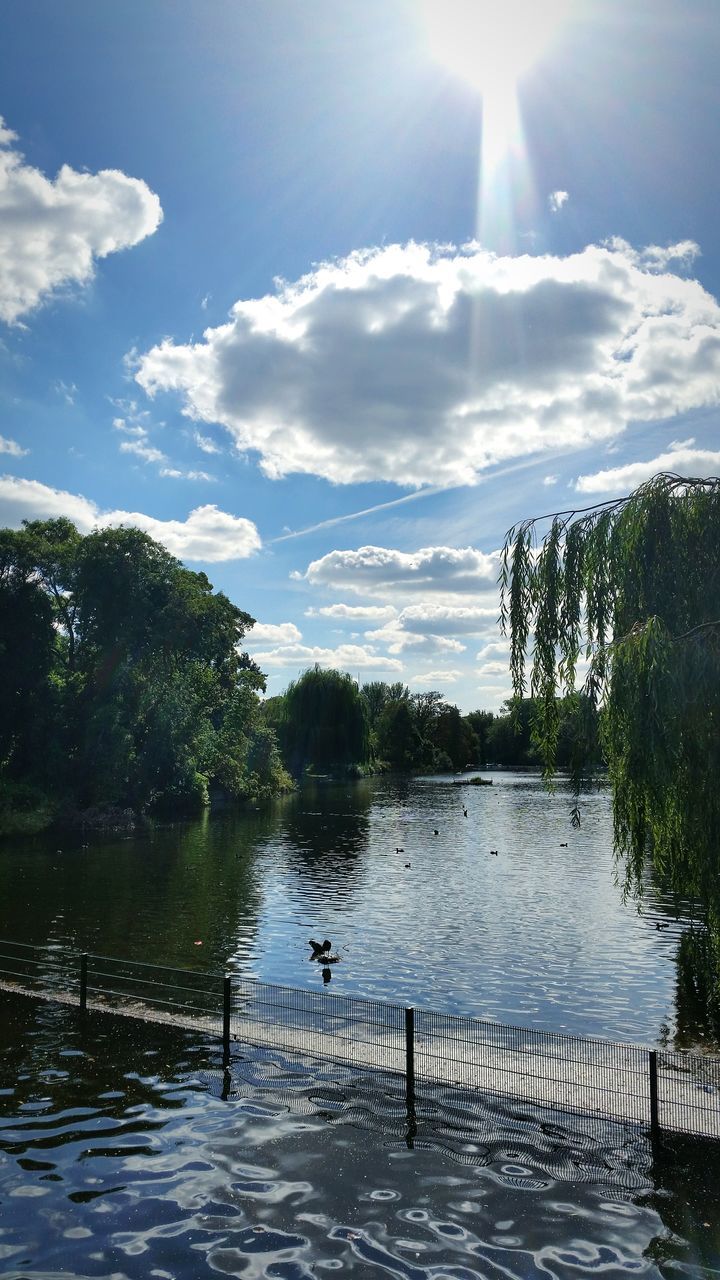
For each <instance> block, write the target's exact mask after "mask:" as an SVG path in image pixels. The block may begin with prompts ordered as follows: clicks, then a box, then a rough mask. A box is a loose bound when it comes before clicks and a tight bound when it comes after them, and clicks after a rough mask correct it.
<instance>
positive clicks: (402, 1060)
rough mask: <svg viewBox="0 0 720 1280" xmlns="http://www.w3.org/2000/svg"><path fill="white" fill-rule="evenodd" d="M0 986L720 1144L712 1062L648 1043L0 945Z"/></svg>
mask: <svg viewBox="0 0 720 1280" xmlns="http://www.w3.org/2000/svg"><path fill="white" fill-rule="evenodd" d="M0 984H2V986H3V987H4V988H5V989H11V990H19V991H23V992H25V993H27V994H34V995H36V996H38V997H42V998H44V999H50V1000H60V1001H63V1002H65V1003H69V1004H75V1005H78V1006H79V1008H80V1009H81V1010H87V1009H95V1010H103V1011H106V1012H110V1011H113V1012H115V1013H121V1014H125V1015H131V1016H136V1017H142V1018H145V1019H146V1020H147V1019H150V1020H154V1021H157V1022H166V1023H172V1024H174V1025H175V1026H183V1027H190V1028H195V1029H198V1030H203V1031H206V1032H208V1033H210V1034H211V1035H213V1036H218V1037H221V1038H222V1045H223V1055H224V1058H225V1061H226V1063H227V1062H229V1060H230V1055H231V1047H232V1044H233V1042H238V1043H246V1044H250V1045H254V1046H257V1047H260V1048H262V1047H265V1048H270V1049H277V1050H282V1051H285V1052H288V1053H290V1054H295V1055H308V1056H311V1057H313V1058H320V1059H322V1060H328V1061H334V1062H338V1063H341V1064H343V1065H345V1066H352V1067H356V1068H363V1069H376V1070H384V1071H391V1072H393V1073H397V1074H399V1075H402V1076H403V1077H404V1080H405V1091H406V1097H407V1105H408V1112H409V1113H410V1112H412V1109H413V1106H414V1097H415V1089H416V1084H418V1083H419V1082H421V1081H422V1082H428V1083H432V1084H435V1085H440V1086H444V1087H447V1088H451V1089H452V1088H462V1089H463V1090H468V1089H469V1090H473V1091H476V1092H479V1093H482V1094H484V1095H494V1096H497V1097H499V1098H503V1099H506V1100H507V1099H513V1100H515V1101H522V1102H526V1103H530V1104H537V1105H538V1106H542V1107H551V1108H553V1109H555V1110H561V1111H563V1112H572V1113H575V1114H578V1113H579V1114H583V1115H595V1116H598V1117H603V1118H606V1119H609V1120H615V1121H620V1122H625V1123H630V1124H636V1125H641V1126H643V1127H645V1128H649V1129H650V1131H651V1133H652V1134H654V1135H657V1134H659V1132H660V1131H661V1130H662V1129H666V1130H674V1131H677V1132H684V1133H692V1134H701V1135H703V1136H708V1137H714V1138H720V1058H712V1057H709V1056H706V1055H704V1054H691V1053H684V1052H673V1051H670V1050H665V1049H658V1050H655V1049H645V1048H641V1047H639V1046H636V1045H631V1044H622V1043H616V1042H613V1041H607V1040H598V1039H585V1038H581V1037H578V1036H570V1035H565V1034H560V1033H555V1032H548V1031H538V1030H535V1029H529V1028H523V1027H512V1026H505V1025H502V1024H500V1023H495V1022H488V1021H483V1020H480V1019H474V1018H463V1017H458V1016H455V1015H451V1014H443V1013H435V1012H432V1011H430V1010H426V1009H412V1008H403V1007H402V1006H399V1005H394V1004H386V1003H384V1002H381V1001H373V1000H364V999H360V998H358V997H355V996H347V995H335V994H332V995H331V994H330V993H329V992H327V991H325V990H320V991H310V990H306V989H302V988H294V987H284V986H279V985H276V984H271V983H265V982H259V981H256V980H255V979H251V978H244V977H242V976H238V975H228V974H209V973H203V972H197V971H193V970H185V969H176V968H172V967H171V966H169V965H157V964H149V963H145V962H142V961H131V960H123V959H119V958H116V957H110V956H102V955H91V954H83V955H78V954H77V953H73V952H71V951H69V950H67V949H64V948H61V947H54V946H46V947H40V946H31V945H29V944H24V943H17V942H8V941H5V942H3V941H0Z"/></svg>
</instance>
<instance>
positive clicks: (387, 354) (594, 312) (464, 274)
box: [135, 240, 720, 487]
mask: <svg viewBox="0 0 720 1280" xmlns="http://www.w3.org/2000/svg"><path fill="white" fill-rule="evenodd" d="M695 250H696V246H694V245H693V244H692V243H691V242H683V243H682V244H680V245H678V246H670V247H669V248H659V247H658V246H651V247H650V248H649V249H647V250H645V251H640V252H638V251H636V250H634V249H632V248H631V247H630V246H629V245H627V244H626V243H625V242H624V241H621V240H615V241H613V242H612V243H609V244H606V245H591V246H588V247H587V248H586V249H584V250H583V251H582V252H579V253H575V254H571V255H569V256H567V257H558V256H552V255H549V254H546V255H529V254H525V255H520V256H518V257H514V258H510V257H496V256H494V255H493V254H492V253H489V252H487V251H485V250H483V249H481V248H480V247H478V246H477V245H471V246H468V247H467V248H466V249H465V250H453V249H448V248H444V249H441V248H433V247H432V246H423V245H415V244H409V245H406V246H398V245H392V246H388V247H385V248H379V249H369V250H365V251H358V252H357V253H354V254H352V255H351V256H350V257H349V258H346V259H344V260H342V261H339V262H333V263H327V264H324V265H321V266H318V267H317V268H315V269H314V270H313V271H311V272H310V273H309V274H308V275H306V276H304V277H303V278H301V279H300V280H298V281H296V282H295V283H286V282H281V283H280V284H278V287H277V292H276V293H275V294H273V295H267V296H265V297H261V298H255V299H247V300H242V301H239V302H237V303H236V304H235V306H234V307H233V309H232V311H231V314H230V317H229V319H228V321H227V323H225V324H222V325H220V326H216V327H210V328H208V329H206V330H205V333H204V335H203V338H202V340H200V341H198V342H188V343H186V344H182V343H175V342H174V341H172V340H171V339H166V340H164V341H163V342H162V343H160V344H159V345H157V346H155V347H153V348H152V349H151V350H149V351H147V352H146V353H145V354H144V355H141V356H138V357H137V359H136V361H135V368H136V374H135V376H136V378H137V380H138V382H139V383H140V385H141V386H142V387H143V388H144V389H145V390H146V392H148V394H150V395H154V394H155V393H156V392H159V391H171V392H175V393H177V394H178V395H179V396H181V397H182V399H183V401H184V411H185V413H187V414H188V415H189V416H190V417H191V418H193V419H195V420H196V421H197V422H212V423H219V424H221V425H223V426H224V427H225V428H226V429H227V430H228V432H229V433H230V434H231V436H232V438H233V440H234V442H235V444H236V446H237V447H238V448H239V449H240V450H241V451H245V452H247V451H255V452H257V454H258V455H259V460H260V465H261V467H262V469H263V470H264V472H265V473H266V474H267V475H269V476H271V477H279V476H283V475H287V474H289V473H292V472H306V473H310V474H314V475H318V476H323V477H325V478H326V479H328V480H331V481H334V482H341V483H349V482H357V481H375V480H385V481H392V482H394V483H396V484H400V485H404V486H407V487H415V486H422V485H441V486H442V485H454V484H468V483H473V482H474V481H476V479H477V477H478V475H479V473H481V472H482V471H483V470H484V469H486V468H488V467H490V466H492V465H493V464H495V463H498V462H501V461H503V460H509V459H513V458H518V457H522V456H526V455H528V454H530V453H534V452H537V451H540V450H544V449H554V448H562V449H564V450H567V449H568V448H572V447H578V448H579V447H584V446H587V445H588V444H591V443H592V442H596V441H599V440H603V441H608V440H610V439H611V438H612V437H614V436H617V435H618V434H620V433H621V432H622V431H623V430H624V429H625V428H626V427H627V425H628V423H629V422H631V421H633V420H638V421H650V420H659V419H663V418H667V417H670V416H673V415H675V414H677V413H682V412H685V411H688V410H690V409H696V408H698V407H700V406H707V405H714V404H717V403H719V402H720V307H719V306H718V303H717V301H716V300H715V299H714V298H713V297H712V296H711V295H710V294H709V293H707V292H706V291H705V290H704V289H703V288H702V286H701V285H700V284H699V283H698V282H697V281H696V280H690V279H686V278H684V276H682V275H680V274H673V273H672V272H671V271H670V270H667V269H666V268H669V266H670V265H671V263H672V262H673V261H676V262H678V263H679V265H680V266H681V267H683V268H684V267H686V266H687V264H688V263H689V262H690V261H691V260H692V257H693V254H694V253H695ZM468 352H471V357H472V358H471V359H470V361H468Z"/></svg>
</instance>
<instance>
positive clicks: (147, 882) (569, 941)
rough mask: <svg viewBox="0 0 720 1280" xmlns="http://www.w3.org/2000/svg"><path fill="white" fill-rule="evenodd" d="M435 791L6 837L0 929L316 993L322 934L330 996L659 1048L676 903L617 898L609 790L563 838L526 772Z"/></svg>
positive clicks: (431, 786) (670, 1003)
mask: <svg viewBox="0 0 720 1280" xmlns="http://www.w3.org/2000/svg"><path fill="white" fill-rule="evenodd" d="M449 782H450V779H448V778H426V779H393V778H377V779H370V780H367V781H364V782H360V783H354V784H348V785H343V786H317V787H315V788H305V789H304V790H303V791H302V792H300V793H299V794H297V795H295V796H292V797H289V798H288V799H287V800H285V801H284V802H281V803H278V804H277V805H276V806H274V807H273V808H272V809H271V810H268V811H253V812H250V813H249V814H243V815H237V814H235V815H226V816H224V817H205V818H203V819H202V820H198V821H195V822H189V823H178V824H176V825H172V824H170V825H167V826H163V827H157V828H156V829H155V830H153V831H151V832H138V833H135V834H133V835H131V836H123V837H118V836H115V837H110V838H99V837H80V836H73V837H63V838H62V839H61V840H59V839H58V838H57V837H56V836H54V837H52V838H50V839H47V838H43V839H36V840H31V841H26V842H11V843H7V842H6V843H5V845H4V846H3V847H2V849H1V850H0V937H9V938H14V939H16V940H22V941H31V942H39V943H46V942H50V943H54V944H59V945H63V946H69V947H72V948H75V949H77V950H79V951H82V950H88V951H91V952H96V953H97V952H99V953H101V954H108V955H117V956H126V957H128V958H132V959H136V960H139V959H143V960H152V961H157V962H163V963H167V964H172V965H176V966H178V967H181V968H205V969H208V970H212V971H220V972H222V971H225V970H227V971H230V972H233V971H234V972H239V973H243V974H246V975H254V976H257V977H261V978H263V979H265V980H268V981H276V982H282V983H287V984H289V985H294V986H316V987H321V986H322V977H321V972H320V968H319V966H318V965H317V964H314V963H312V962H311V961H310V959H309V956H310V948H309V946H308V938H310V937H314V938H318V939H323V938H325V937H327V938H329V939H330V940H331V941H332V943H333V947H334V949H335V950H336V951H337V953H338V954H339V956H340V963H338V964H337V965H335V966H334V967H333V970H332V981H331V985H330V987H329V990H332V991H335V992H350V993H354V994H358V995H363V996H367V997H375V998H380V999H386V1000H390V1001H395V1002H398V1003H401V1004H415V1005H418V1006H425V1007H428V1008H434V1009H438V1010H442V1011H446V1012H452V1013H461V1014H468V1015H474V1016H480V1017H489V1018H493V1019H496V1020H498V1021H501V1022H507V1023H517V1024H521V1025H524V1026H533V1027H542V1028H545V1029H549V1030H556V1031H567V1032H572V1033H576V1034H580V1035H593V1036H598V1035H599V1036H607V1037H610V1038H612V1039H621V1040H630V1041H635V1042H639V1043H646V1044H656V1043H662V1042H664V1041H666V1040H667V1039H668V1037H671V1036H672V1033H673V1030H674V1026H675V1021H676V1010H675V988H676V977H675V953H676V949H677V944H678V940H679V938H680V936H681V934H682V932H683V931H684V930H686V929H687V928H688V926H689V920H690V907H689V905H688V904H685V905H683V904H679V907H678V905H677V904H673V903H671V902H669V901H668V900H666V899H665V898H663V896H662V895H661V894H659V893H658V892H657V891H655V890H654V889H653V887H652V885H649V886H648V894H647V898H646V900H645V902H644V904H643V907H642V909H641V910H638V908H637V906H636V905H635V904H633V903H625V902H623V898H622V893H621V891H620V889H619V888H618V886H617V884H616V883H615V881H614V866H613V856H612V829H611V814H610V800H609V794H608V792H607V791H599V792H597V793H596V794H594V795H592V796H589V797H588V798H587V799H586V801H585V803H584V805H583V822H582V826H581V828H580V830H579V831H575V830H573V829H572V827H571V825H570V820H569V809H570V798H569V796H568V794H567V792H566V790H564V789H563V787H562V786H561V787H559V788H558V790H557V791H556V792H555V793H554V794H552V795H549V794H548V793H547V792H546V791H545V789H544V788H543V786H542V783H541V781H540V779H539V778H538V776H537V774H533V773H525V774H523V773H498V774H495V775H493V785H492V787H471V786H462V787H459V786H458V787H456V786H452V785H449ZM465 809H466V810H467V817H465V816H464V810H465ZM435 832H437V834H435ZM491 850H496V851H497V853H496V854H493V853H491ZM398 851H399V852H398ZM408 863H409V866H408V865H407V864H408ZM658 924H660V925H662V926H663V927H662V928H661V929H658V928H657V927H656V926H657V925H658ZM686 1022H687V1019H686ZM685 1030H686V1031H687V1026H686V1027H685Z"/></svg>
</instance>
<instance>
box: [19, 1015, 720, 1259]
mask: <svg viewBox="0 0 720 1280" xmlns="http://www.w3.org/2000/svg"><path fill="white" fill-rule="evenodd" d="M159 1036H160V1037H161V1039H158V1037H159ZM0 1061H2V1064H3V1066H2V1074H1V1076H0V1202H1V1203H2V1217H1V1218H0V1274H3V1275H8V1276H14V1277H17V1278H18V1280H19V1277H21V1276H22V1277H39V1276H44V1277H57V1278H58V1280H60V1277H66V1276H68V1275H75V1276H108V1275H116V1276H127V1277H132V1278H134V1277H138V1278H139V1277H143V1280H144V1278H145V1277H148V1276H158V1277H176V1278H177V1280H184V1278H185V1277H188V1280H189V1278H190V1277H193V1280H194V1278H196V1277H202V1276H204V1275H205V1274H208V1275H210V1274H217V1273H218V1272H220V1273H224V1274H230V1275H243V1276H247V1277H266V1276H267V1277H275V1278H279V1280H311V1277H314V1278H315V1280H317V1277H318V1276H320V1275H324V1274H325V1273H326V1272H332V1271H341V1272H342V1273H343V1274H349V1275H353V1276H357V1277H359V1278H360V1280H362V1278H364V1277H378V1278H379V1280H380V1278H381V1277H383V1276H385V1277H402V1278H403V1280H450V1278H451V1277H452V1278H453V1280H477V1278H480V1277H482V1280H528V1278H529V1277H533V1278H535V1277H537V1280H541V1277H542V1280H548V1277H557V1278H558V1280H566V1278H567V1280H570V1277H573V1276H577V1275H578V1274H580V1275H582V1274H589V1273H595V1272H598V1271H602V1272H603V1273H604V1274H606V1275H609V1276H621V1275H631V1274H642V1275H643V1276H648V1277H653V1278H654V1277H660V1275H661V1274H663V1270H664V1269H665V1268H666V1267H667V1265H668V1264H670V1265H671V1266H672V1267H673V1269H675V1270H677V1269H679V1270H680V1272H681V1273H684V1274H695V1275H699V1274H702V1273H701V1271H700V1270H698V1269H697V1268H699V1267H707V1268H710V1267H717V1266H718V1265H720V1237H719V1234H718V1225H717V1224H718V1221H719V1219H718V1207H719V1206H718V1186H719V1185H720V1180H718V1178H717V1173H718V1167H717V1153H715V1154H714V1155H713V1154H712V1153H711V1151H710V1149H702V1148H700V1147H698V1146H696V1145H695V1146H693V1145H692V1144H685V1146H684V1147H675V1148H673V1149H672V1150H671V1149H669V1148H666V1150H665V1153H664V1154H663V1153H660V1160H659V1163H657V1162H656V1164H655V1165H653V1163H652V1159H651V1153H650V1151H649V1149H648V1147H647V1144H646V1142H645V1140H644V1139H643V1138H642V1136H641V1135H638V1134H637V1133H631V1132H629V1131H628V1132H623V1130H622V1129H621V1128H620V1127H619V1126H615V1127H614V1128H613V1127H611V1126H606V1131H605V1132H604V1134H600V1135H599V1136H598V1137H596V1138H593V1137H592V1136H590V1135H588V1134H582V1133H580V1132H578V1133H573V1132H572V1130H570V1129H567V1128H565V1129H562V1128H561V1127H560V1126H559V1125H558V1126H556V1127H555V1128H553V1126H551V1125H547V1126H545V1127H544V1128H542V1127H540V1126H539V1125H538V1123H537V1121H535V1120H533V1117H532V1116H530V1115H529V1114H522V1113H518V1114H515V1115H513V1114H512V1113H511V1112H510V1111H507V1110H506V1111H497V1112H493V1111H492V1110H490V1109H489V1108H487V1109H485V1110H482V1108H480V1109H478V1110H477V1111H476V1113H475V1114H474V1115H471V1114H470V1110H469V1109H466V1110H463V1102H462V1099H459V1100H458V1099H457V1098H451V1097H449V1096H448V1097H443V1096H435V1097H434V1098H433V1099H427V1100H425V1101H423V1102H422V1105H421V1107H420V1109H419V1117H418V1130H417V1135H416V1138H415V1140H414V1142H413V1144H412V1146H408V1144H407V1141H406V1136H405V1125H406V1118H405V1116H404V1114H403V1105H402V1096H401V1094H400V1093H399V1091H398V1088H397V1084H396V1083H395V1085H393V1083H392V1082H391V1081H390V1080H389V1079H388V1080H387V1081H385V1082H381V1083H380V1085H378V1084H376V1086H375V1088H374V1091H371V1092H363V1088H362V1085H361V1087H360V1088H358V1087H356V1082H354V1081H352V1080H351V1079H350V1078H349V1077H348V1073H342V1072H338V1071H337V1069H336V1070H335V1071H334V1072H333V1073H330V1071H329V1070H328V1071H325V1072H323V1071H322V1070H318V1069H315V1070H311V1069H309V1068H308V1067H305V1068H303V1067H302V1066H300V1065H299V1064H292V1063H289V1062H283V1061H282V1060H281V1059H278V1058H275V1059H271V1058H261V1057H256V1058H252V1057H248V1058H246V1059H244V1060H240V1061H238V1062H236V1063H234V1064H233V1067H232V1075H233V1087H232V1090H231V1092H230V1097H229V1099H228V1100H227V1101H223V1098H222V1096H221V1090H220V1089H219V1088H218V1087H216V1086H217V1085H218V1082H219V1081H220V1080H221V1078H222V1072H221V1071H220V1069H219V1064H218V1062H217V1058H216V1057H214V1055H213V1050H212V1048H211V1047H210V1046H207V1045H203V1044H202V1043H201V1042H199V1041H198V1040H196V1039H195V1038H193V1037H192V1036H191V1035H190V1034H189V1033H179V1032H178V1033H174V1032H173V1031H172V1029H167V1028H163V1029H162V1030H160V1029H159V1028H157V1027H148V1026H145V1025H143V1024H142V1023H138V1024H136V1025H135V1026H131V1025H130V1024H127V1023H126V1022H124V1021H123V1020H121V1019H118V1020H114V1019H112V1018H111V1017H102V1018H92V1017H89V1018H88V1019H87V1021H86V1022H85V1023H84V1024H83V1023H81V1022H80V1019H79V1018H78V1017H77V1015H74V1014H72V1013H71V1012H69V1011H67V1010H63V1009H61V1008H59V1007H55V1008H53V1007H52V1006H45V1005H41V1004H38V1005H35V1004H34V1003H33V1002H31V1001H29V1000H24V999H22V998H19V997H11V996H2V995H0ZM706 1223H707V1224H710V1225H704V1224H706ZM661 1268H662V1270H661ZM705 1274H707V1273H705Z"/></svg>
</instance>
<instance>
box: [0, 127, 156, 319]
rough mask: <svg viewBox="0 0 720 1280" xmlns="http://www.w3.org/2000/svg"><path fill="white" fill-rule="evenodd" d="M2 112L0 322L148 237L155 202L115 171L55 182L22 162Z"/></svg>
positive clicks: (66, 170) (62, 175) (62, 176)
mask: <svg viewBox="0 0 720 1280" xmlns="http://www.w3.org/2000/svg"><path fill="white" fill-rule="evenodd" d="M15 140H16V135H15V134H14V133H12V131H11V130H9V129H7V128H6V127H5V126H4V124H3V121H2V117H0V319H2V320H4V321H5V322H6V323H7V324H13V323H16V322H17V321H19V320H20V318H21V317H22V316H24V315H27V314H28V313H29V312H31V311H32V310H33V309H34V308H35V307H37V306H38V304H39V303H40V302H41V301H42V300H43V299H44V298H46V297H47V296H48V295H49V294H51V293H53V292H55V291H56V290H57V289H59V288H61V287H62V286H65V285H82V284H86V283H87V282H88V281H89V280H91V279H92V276H93V272H94V265H95V260H96V259H98V258H104V257H106V256H107V255H108V254H109V253H116V252H117V251H118V250H119V249H127V248H129V247H130V246H131V245H134V244H137V243H138V241H140V240H144V239H145V237H146V236H149V235H152V233H153V232H154V231H155V230H156V229H157V227H158V226H159V224H160V221H161V219H162V209H161V207H160V201H159V200H158V197H157V196H156V195H155V193H154V192H152V191H151V190H150V188H149V187H148V186H147V185H146V184H145V183H144V182H142V181H140V180H139V179H138V178H129V177H127V175H126V174H124V173H121V172H120V171H119V170H117V169H102V170H101V171H100V172H99V173H78V172H77V171H76V170H75V169H71V168H70V166H69V165H63V166H62V168H61V169H60V171H59V172H58V174H57V176H56V177H55V179H54V180H51V179H49V178H46V177H45V175H44V174H43V173H41V172H40V170H39V169H35V168H33V167H32V165H29V164H26V163H25V161H24V159H23V156H22V154H21V153H20V152H19V151H18V150H16V149H15V148H14V147H13V146H12V143H13V142H14V141H15Z"/></svg>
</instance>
